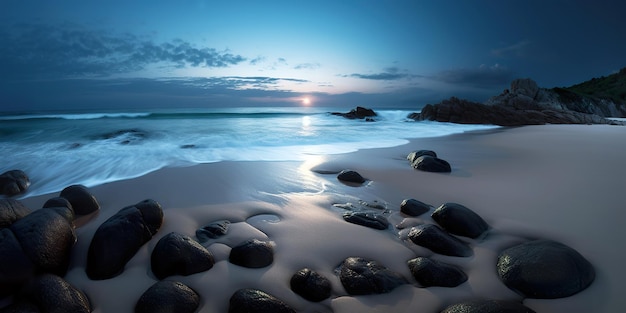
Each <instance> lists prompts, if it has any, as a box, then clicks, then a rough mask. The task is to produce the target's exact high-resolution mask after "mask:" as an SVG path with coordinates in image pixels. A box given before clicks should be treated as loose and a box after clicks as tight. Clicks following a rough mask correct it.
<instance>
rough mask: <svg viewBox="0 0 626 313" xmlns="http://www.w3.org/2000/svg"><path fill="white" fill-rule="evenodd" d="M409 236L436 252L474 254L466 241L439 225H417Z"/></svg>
mask: <svg viewBox="0 0 626 313" xmlns="http://www.w3.org/2000/svg"><path fill="white" fill-rule="evenodd" d="M408 237H409V240H411V241H412V242H413V243H415V244H416V245H419V246H422V247H424V248H428V249H430V250H432V251H433V252H435V253H439V254H443V255H449V256H460V257H467V256H471V255H472V249H471V248H470V247H469V246H468V245H467V244H466V243H464V242H463V241H461V240H459V239H458V238H456V237H453V236H452V235H450V234H448V233H446V232H445V231H443V230H442V229H441V228H439V226H437V225H433V224H424V225H419V226H415V227H413V228H411V230H410V231H409V235H408Z"/></svg>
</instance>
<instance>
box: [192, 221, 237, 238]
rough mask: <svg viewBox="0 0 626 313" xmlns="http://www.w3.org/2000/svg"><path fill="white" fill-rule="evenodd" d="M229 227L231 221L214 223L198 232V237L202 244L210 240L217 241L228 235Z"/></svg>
mask: <svg viewBox="0 0 626 313" xmlns="http://www.w3.org/2000/svg"><path fill="white" fill-rule="evenodd" d="M229 226H230V221H228V220H222V221H217V222H213V223H210V224H208V225H205V226H202V228H200V229H198V230H196V237H197V238H198V241H199V242H201V243H202V242H206V241H208V240H209V239H216V238H219V237H221V236H224V235H226V233H228V227H229Z"/></svg>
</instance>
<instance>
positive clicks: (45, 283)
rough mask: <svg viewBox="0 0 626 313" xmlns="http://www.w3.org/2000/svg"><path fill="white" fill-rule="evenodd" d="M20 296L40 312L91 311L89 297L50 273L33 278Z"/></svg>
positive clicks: (77, 312) (81, 312)
mask: <svg viewBox="0 0 626 313" xmlns="http://www.w3.org/2000/svg"><path fill="white" fill-rule="evenodd" d="M20 298H21V299H25V300H26V302H30V303H33V304H35V305H36V306H37V307H38V308H39V310H41V312H58V313H61V312H76V313H89V312H91V306H90V304H89V299H88V298H87V296H86V295H85V294H84V293H83V292H82V291H80V290H79V289H77V288H76V287H74V286H73V285H71V284H70V283H68V282H67V281H65V280H64V279H63V278H61V277H59V276H56V275H52V274H43V275H41V276H38V277H36V278H35V279H33V280H32V281H31V282H30V283H29V284H28V285H27V286H26V288H24V290H23V292H22V294H21V296H20Z"/></svg>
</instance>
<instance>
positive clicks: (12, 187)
mask: <svg viewBox="0 0 626 313" xmlns="http://www.w3.org/2000/svg"><path fill="white" fill-rule="evenodd" d="M29 186H30V179H29V178H28V175H26V173H24V172H23V171H21V170H10V171H6V172H4V173H2V174H0V195H5V196H9V197H11V196H15V195H17V194H20V193H24V192H25V191H26V189H28V187H29Z"/></svg>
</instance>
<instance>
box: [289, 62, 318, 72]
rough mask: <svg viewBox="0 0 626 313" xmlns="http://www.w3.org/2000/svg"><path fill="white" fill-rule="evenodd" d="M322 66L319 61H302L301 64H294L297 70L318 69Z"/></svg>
mask: <svg viewBox="0 0 626 313" xmlns="http://www.w3.org/2000/svg"><path fill="white" fill-rule="evenodd" d="M320 67H321V65H320V64H319V63H301V64H298V65H296V66H294V69H296V70H305V69H308V70H315V69H318V68H320Z"/></svg>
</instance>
